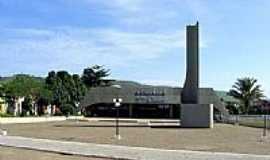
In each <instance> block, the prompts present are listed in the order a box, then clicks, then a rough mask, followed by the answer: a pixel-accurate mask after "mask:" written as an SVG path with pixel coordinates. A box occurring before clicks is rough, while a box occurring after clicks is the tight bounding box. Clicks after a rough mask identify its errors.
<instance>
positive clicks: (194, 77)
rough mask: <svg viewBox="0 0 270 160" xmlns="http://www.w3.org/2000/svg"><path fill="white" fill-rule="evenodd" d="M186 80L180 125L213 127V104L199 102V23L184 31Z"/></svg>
mask: <svg viewBox="0 0 270 160" xmlns="http://www.w3.org/2000/svg"><path fill="white" fill-rule="evenodd" d="M186 46H187V47H186V54H187V55H186V58H187V60H186V61H187V62H186V63H187V64H186V65H187V68H186V81H185V84H184V88H183V91H182V93H181V101H182V104H181V126H182V127H206V128H213V104H200V98H199V96H200V94H199V23H198V22H197V23H196V24H195V25H188V26H187V31H186Z"/></svg>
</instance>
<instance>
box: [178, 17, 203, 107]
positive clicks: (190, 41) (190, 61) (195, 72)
mask: <svg viewBox="0 0 270 160" xmlns="http://www.w3.org/2000/svg"><path fill="white" fill-rule="evenodd" d="M186 57H187V58H186V81H185V84H184V88H183V92H182V95H181V100H182V103H183V104H198V103H199V93H198V92H199V23H198V22H197V23H196V25H188V26H187V30H186Z"/></svg>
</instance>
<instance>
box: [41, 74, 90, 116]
mask: <svg viewBox="0 0 270 160" xmlns="http://www.w3.org/2000/svg"><path fill="white" fill-rule="evenodd" d="M46 85H47V88H48V89H49V90H50V91H51V93H52V99H53V100H52V103H53V104H54V105H56V106H58V107H59V108H60V110H61V111H62V113H64V112H66V110H67V108H70V106H73V109H74V108H76V107H77V104H79V102H80V100H81V99H82V98H83V97H84V95H85V91H86V87H85V85H84V83H83V82H82V80H81V78H80V76H79V75H77V74H74V75H70V74H69V73H68V72H67V71H58V72H57V73H55V72H54V71H51V72H49V73H48V76H47V77H46ZM67 106H68V107H67ZM70 113H74V112H70Z"/></svg>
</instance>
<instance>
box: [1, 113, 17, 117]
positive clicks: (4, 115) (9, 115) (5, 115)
mask: <svg viewBox="0 0 270 160" xmlns="http://www.w3.org/2000/svg"><path fill="white" fill-rule="evenodd" d="M0 117H14V116H13V115H12V114H8V113H0Z"/></svg>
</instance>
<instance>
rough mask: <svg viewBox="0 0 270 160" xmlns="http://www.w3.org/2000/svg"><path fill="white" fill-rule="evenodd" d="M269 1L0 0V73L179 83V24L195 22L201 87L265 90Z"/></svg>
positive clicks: (269, 82)
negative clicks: (106, 74)
mask: <svg viewBox="0 0 270 160" xmlns="http://www.w3.org/2000/svg"><path fill="white" fill-rule="evenodd" d="M269 8H270V1H269V0H238V1H235V0H0V19H1V21H0V60H1V61H0V75H1V76H9V75H12V74H15V73H29V74H33V75H38V76H46V74H47V72H48V71H50V70H68V71H70V72H72V73H81V71H82V69H83V68H85V67H87V66H92V65H94V64H100V65H105V67H107V68H110V69H111V73H112V74H111V78H116V79H125V80H135V81H138V82H142V83H147V84H158V85H160V84H161V85H172V86H183V83H184V79H185V26H186V25H187V24H193V23H195V22H196V21H197V20H198V21H199V22H200V38H201V48H200V58H201V59H200V60H201V62H200V66H201V69H200V71H201V77H200V79H201V86H202V87H213V88H215V89H217V90H228V89H230V88H231V86H232V84H233V83H234V82H235V80H236V78H238V77H245V76H250V77H255V78H257V79H258V80H259V83H260V84H262V87H263V89H264V90H265V93H266V94H267V95H268V96H270V75H269V69H268V64H269V62H270V61H269V59H270V52H269V50H270V45H269V37H270V31H268V30H269V28H270V21H269V19H270V12H269Z"/></svg>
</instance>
